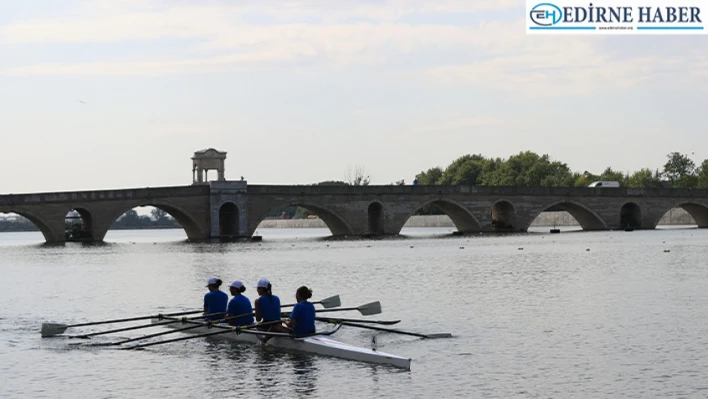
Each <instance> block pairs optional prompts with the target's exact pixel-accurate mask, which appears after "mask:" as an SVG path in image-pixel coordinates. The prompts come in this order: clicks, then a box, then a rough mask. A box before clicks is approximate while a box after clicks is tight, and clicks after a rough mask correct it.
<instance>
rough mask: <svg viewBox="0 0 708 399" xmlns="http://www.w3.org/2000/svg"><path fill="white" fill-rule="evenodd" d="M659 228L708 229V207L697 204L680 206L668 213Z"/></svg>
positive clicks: (658, 224)
mask: <svg viewBox="0 0 708 399" xmlns="http://www.w3.org/2000/svg"><path fill="white" fill-rule="evenodd" d="M657 226H662V227H663V228H672V227H676V228H682V227H696V226H698V227H699V228H707V227H708V207H706V206H704V205H701V204H695V203H686V204H678V205H676V206H675V207H673V208H671V209H669V210H668V211H666V213H665V214H664V215H663V216H662V217H661V219H659V222H658V223H657Z"/></svg>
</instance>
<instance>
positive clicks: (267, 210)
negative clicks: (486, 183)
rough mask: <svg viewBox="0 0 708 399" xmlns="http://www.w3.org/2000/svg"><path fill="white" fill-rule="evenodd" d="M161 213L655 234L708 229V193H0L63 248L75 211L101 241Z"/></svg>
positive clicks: (191, 230) (233, 229)
mask: <svg viewBox="0 0 708 399" xmlns="http://www.w3.org/2000/svg"><path fill="white" fill-rule="evenodd" d="M147 205H149V206H154V207H157V208H160V209H162V210H164V211H166V212H167V213H169V214H170V215H171V216H172V217H174V218H175V220H176V221H177V222H178V223H179V224H180V225H181V226H182V227H183V228H184V230H185V232H186V234H187V237H188V238H189V240H191V241H202V240H209V239H212V238H213V239H218V238H249V237H251V236H252V235H253V234H254V232H255V230H256V228H257V227H258V225H259V223H260V222H261V220H263V219H264V218H266V217H267V216H268V215H269V214H272V213H273V211H275V210H277V209H279V208H281V207H284V206H302V207H304V208H307V209H309V210H311V211H312V212H313V213H314V214H316V215H317V216H319V217H320V218H321V219H322V220H323V221H324V222H325V223H326V224H327V227H329V229H330V230H331V232H332V235H334V236H377V235H396V234H399V233H400V231H401V229H402V228H403V226H404V224H405V223H406V221H407V220H408V219H409V218H410V216H412V215H413V214H415V213H416V212H418V211H419V210H421V209H425V208H426V207H428V206H430V205H434V206H436V207H437V208H438V209H440V210H442V211H443V212H444V213H445V214H447V215H448V216H449V217H450V218H451V219H452V221H453V222H454V223H455V225H456V226H457V230H458V231H459V232H460V233H462V234H475V233H476V234H478V233H479V232H502V231H516V232H518V231H527V230H528V228H529V226H530V225H531V223H532V222H533V220H534V219H535V218H536V217H537V216H538V215H539V214H540V213H541V212H544V211H546V210H565V211H568V212H569V213H570V214H571V215H572V216H573V217H574V218H575V219H576V220H577V221H578V222H579V223H580V225H581V227H582V228H583V229H584V230H619V229H625V228H627V227H629V228H633V229H653V228H655V227H656V225H657V224H658V222H659V220H660V219H661V217H662V216H663V215H664V214H665V213H666V212H668V211H669V210H670V209H672V208H675V207H682V208H684V209H685V210H686V211H688V213H689V214H690V215H691V216H692V217H693V218H694V219H695V221H696V223H697V224H698V227H701V228H708V190H688V189H663V188H661V189H634V188H572V187H480V186H315V185H302V186H266V185H251V186H249V185H248V183H247V182H246V181H215V182H210V184H197V185H192V186H176V187H158V188H139V189H125V190H98V191H78V192H59V193H36V194H18V195H15V194H10V195H0V213H4V212H12V213H18V214H20V215H22V216H25V217H27V218H28V219H29V220H30V221H32V222H33V223H34V224H35V225H37V226H38V227H39V229H40V230H41V232H42V234H43V235H44V238H45V240H46V241H47V242H63V241H65V240H66V237H65V233H64V232H65V219H66V216H67V212H69V211H70V210H72V209H73V210H76V211H77V212H79V213H80V214H81V216H82V221H83V224H82V226H83V227H84V229H85V230H86V231H85V235H84V234H82V236H83V238H85V239H91V240H93V241H102V240H103V239H104V238H105V236H106V233H107V231H108V229H109V228H110V227H111V225H112V224H113V223H114V222H115V221H116V220H117V219H118V218H120V217H121V215H123V214H125V212H127V211H129V210H131V209H133V208H135V207H140V206H147Z"/></svg>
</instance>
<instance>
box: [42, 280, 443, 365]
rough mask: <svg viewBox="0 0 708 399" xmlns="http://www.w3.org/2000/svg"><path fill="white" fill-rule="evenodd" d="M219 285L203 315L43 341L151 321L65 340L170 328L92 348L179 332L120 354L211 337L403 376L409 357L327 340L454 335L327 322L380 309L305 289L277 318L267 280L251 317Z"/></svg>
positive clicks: (60, 328) (45, 330) (45, 331)
mask: <svg viewBox="0 0 708 399" xmlns="http://www.w3.org/2000/svg"><path fill="white" fill-rule="evenodd" d="M220 283H221V280H218V279H216V278H211V279H209V283H208V285H207V286H208V287H209V290H210V292H209V294H207V295H206V296H205V306H204V310H203V311H201V310H196V311H185V312H177V313H167V314H157V315H149V316H140V317H132V318H127V319H116V320H106V321H99V322H89V323H81V324H72V325H66V324H60V323H43V324H42V337H51V336H55V335H59V334H63V333H64V332H65V331H66V330H67V329H68V328H76V327H83V326H92V325H99V324H109V323H121V322H128V321H138V320H148V319H149V320H150V323H149V324H143V325H138V326H130V327H124V328H119V329H114V330H108V331H100V332H91V333H87V334H83V335H74V336H68V337H69V338H90V337H93V336H97V335H104V334H110V333H117V332H123V331H130V330H138V329H143V328H150V327H157V326H164V327H168V328H169V329H168V330H167V331H161V332H157V333H153V334H148V335H144V336H140V337H135V338H129V339H124V340H121V341H114V342H107V343H99V344H93V345H92V346H121V345H124V344H127V343H132V342H137V341H145V340H147V339H149V338H155V337H158V336H163V335H169V334H174V333H178V332H181V333H185V334H187V335H186V336H182V337H179V338H172V339H167V340H162V341H149V342H144V343H137V344H135V345H133V346H122V347H121V349H141V348H146V347H150V346H155V345H161V344H167V343H170V342H177V341H183V340H187V339H195V338H201V337H213V338H218V339H224V340H228V341H235V342H247V343H255V344H258V345H262V346H266V347H271V348H279V349H284V350H292V351H298V352H304V353H312V354H317V355H323V356H331V357H336V358H341V359H347V360H354V361H361V362H367V363H376V364H384V365H389V366H394V367H398V368H403V369H406V370H410V366H411V359H410V358H408V357H403V356H398V355H394V354H390V353H385V352H381V351H378V350H377V349H376V348H373V349H368V348H362V347H358V346H355V345H350V344H347V343H344V342H340V341H336V340H334V339H332V338H330V337H329V336H331V335H333V334H334V333H336V332H337V331H339V329H340V328H341V327H342V326H347V327H352V328H364V329H371V330H375V331H382V332H388V333H394V334H404V335H409V336H415V337H419V338H428V339H431V338H449V337H452V335H451V334H448V333H442V334H420V333H415V332H409V331H401V330H395V329H390V328H384V327H379V326H375V325H376V324H378V325H391V324H397V323H399V322H400V320H392V321H380V320H366V319H345V318H331V317H322V316H321V315H320V316H317V315H316V313H320V314H321V313H324V312H333V311H358V312H359V313H360V314H361V315H363V316H370V315H375V314H380V313H381V304H380V303H379V302H378V301H377V302H372V303H367V304H365V305H361V306H357V307H350V308H341V307H339V306H340V305H341V303H340V299H339V295H335V296H333V297H329V298H325V299H322V300H320V301H316V302H308V301H307V300H308V299H309V298H310V296H311V290H309V289H308V288H307V287H304V286H303V287H300V288H299V289H298V291H297V293H296V296H295V297H296V299H297V301H298V303H296V304H290V305H284V306H283V307H293V310H292V312H281V309H280V300H279V299H278V298H277V297H276V296H274V295H272V293H271V292H270V291H271V285H270V282H268V281H267V280H266V279H261V281H259V283H258V288H259V293H260V294H261V297H260V298H259V300H257V302H256V306H255V311H253V310H252V308H251V307H250V302H249V303H246V302H247V301H248V299H247V298H244V297H241V295H240V294H241V293H242V292H244V291H245V288H244V287H243V283H241V282H240V281H238V280H236V281H234V282H233V283H232V284H231V285H230V287H229V288H230V289H231V293H232V295H233V296H234V298H236V300H235V301H233V300H232V301H233V306H231V305H229V306H228V307H226V305H225V304H224V300H223V299H222V298H221V297H222V295H218V293H219V292H218V287H219V285H221V284H220ZM264 297H266V299H265V300H264V302H262V303H259V302H260V299H262V298H264ZM210 298H211V299H210ZM213 298H219V299H218V302H210V301H212V299H213ZM215 303H216V305H215ZM273 303H275V305H272V304H273ZM264 304H265V305H264ZM314 304H319V305H321V306H322V307H323V308H324V309H315V308H314V306H313V305H314ZM236 305H238V306H236ZM269 306H270V307H269ZM235 309H244V310H248V313H244V314H234V313H237V310H235ZM276 310H277V313H274V311H276ZM196 313H202V315H199V316H191V317H186V315H191V314H196ZM178 316H182V317H178ZM252 316H255V319H256V320H260V322H259V323H253V318H252ZM315 320H317V321H320V322H325V323H330V324H334V326H333V327H332V328H330V329H328V330H325V331H316V330H315V328H314V321H315ZM244 321H245V323H244Z"/></svg>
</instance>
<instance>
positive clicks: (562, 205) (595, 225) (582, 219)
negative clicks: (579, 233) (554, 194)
mask: <svg viewBox="0 0 708 399" xmlns="http://www.w3.org/2000/svg"><path fill="white" fill-rule="evenodd" d="M551 208H557V209H562V210H564V211H566V212H568V213H569V214H570V216H572V217H573V218H575V220H577V221H578V224H579V225H580V227H581V228H582V229H583V230H606V229H607V222H605V220H604V219H603V218H602V217H601V216H600V215H598V214H597V212H595V211H593V210H592V209H590V208H588V207H587V206H585V205H583V204H581V203H578V202H575V201H569V200H563V201H556V202H553V203H551V204H549V205H547V206H544V207H543V208H542V209H541V210H539V211H538V212H535V213H534V214H532V215H531V217H530V218H529V224H530V223H532V222H533V221H534V220H535V219H536V218H537V217H538V216H539V215H540V214H541V213H542V212H545V211H547V210H548V209H551Z"/></svg>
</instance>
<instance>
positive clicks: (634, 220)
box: [620, 202, 642, 229]
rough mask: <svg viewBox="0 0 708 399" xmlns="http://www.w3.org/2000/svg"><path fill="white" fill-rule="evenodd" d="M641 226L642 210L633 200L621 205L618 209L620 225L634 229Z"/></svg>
mask: <svg viewBox="0 0 708 399" xmlns="http://www.w3.org/2000/svg"><path fill="white" fill-rule="evenodd" d="M641 226H642V210H641V209H640V208H639V205H637V204H635V203H634V202H628V203H626V204H624V205H622V208H621V209H620V227H622V228H623V229H634V228H639V227H641Z"/></svg>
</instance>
